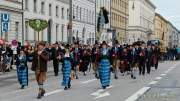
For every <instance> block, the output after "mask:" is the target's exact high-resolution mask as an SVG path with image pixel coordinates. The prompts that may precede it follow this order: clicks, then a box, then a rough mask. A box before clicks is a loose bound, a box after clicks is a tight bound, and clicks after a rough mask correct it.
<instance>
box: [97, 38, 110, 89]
mask: <svg viewBox="0 0 180 101" xmlns="http://www.w3.org/2000/svg"><path fill="white" fill-rule="evenodd" d="M100 52H101V53H100V67H99V77H100V82H101V84H102V87H103V89H106V87H108V86H109V85H110V52H109V49H108V48H107V44H106V42H105V41H103V43H102V48H101V51H100Z"/></svg>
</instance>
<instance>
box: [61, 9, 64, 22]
mask: <svg viewBox="0 0 180 101" xmlns="http://www.w3.org/2000/svg"><path fill="white" fill-rule="evenodd" d="M61 18H62V19H64V7H62V8H61Z"/></svg>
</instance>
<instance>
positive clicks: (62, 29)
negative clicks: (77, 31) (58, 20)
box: [61, 24, 64, 41]
mask: <svg viewBox="0 0 180 101" xmlns="http://www.w3.org/2000/svg"><path fill="white" fill-rule="evenodd" d="M61 35H62V36H61V37H62V38H61V39H62V40H61V41H63V39H64V24H62V28H61Z"/></svg>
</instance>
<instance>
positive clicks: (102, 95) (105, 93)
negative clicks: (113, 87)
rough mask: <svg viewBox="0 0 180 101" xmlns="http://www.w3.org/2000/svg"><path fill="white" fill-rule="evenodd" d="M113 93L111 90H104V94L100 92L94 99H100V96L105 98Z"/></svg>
mask: <svg viewBox="0 0 180 101" xmlns="http://www.w3.org/2000/svg"><path fill="white" fill-rule="evenodd" d="M110 95H111V94H110V93H109V92H104V93H102V94H99V95H98V96H97V97H95V98H94V99H99V98H103V97H106V96H110Z"/></svg>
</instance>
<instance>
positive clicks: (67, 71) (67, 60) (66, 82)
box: [62, 57, 72, 87]
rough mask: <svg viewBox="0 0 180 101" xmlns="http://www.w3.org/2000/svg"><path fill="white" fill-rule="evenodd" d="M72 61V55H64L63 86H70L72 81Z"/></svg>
mask: <svg viewBox="0 0 180 101" xmlns="http://www.w3.org/2000/svg"><path fill="white" fill-rule="evenodd" d="M71 62H72V58H71V57H64V58H63V59H62V63H63V64H62V71H63V81H62V86H65V87H68V86H70V85H71V84H70V82H71V68H72V66H71Z"/></svg>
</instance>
